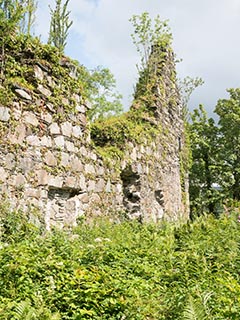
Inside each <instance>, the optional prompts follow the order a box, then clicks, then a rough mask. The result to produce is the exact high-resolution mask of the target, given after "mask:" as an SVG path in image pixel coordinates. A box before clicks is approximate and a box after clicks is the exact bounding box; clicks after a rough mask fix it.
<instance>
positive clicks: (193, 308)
mask: <svg viewBox="0 0 240 320" xmlns="http://www.w3.org/2000/svg"><path fill="white" fill-rule="evenodd" d="M183 320H206V314H205V310H204V306H203V305H202V304H201V303H199V302H197V301H194V300H193V297H192V296H190V297H189V299H188V303H187V305H186V307H185V308H184V311H183Z"/></svg>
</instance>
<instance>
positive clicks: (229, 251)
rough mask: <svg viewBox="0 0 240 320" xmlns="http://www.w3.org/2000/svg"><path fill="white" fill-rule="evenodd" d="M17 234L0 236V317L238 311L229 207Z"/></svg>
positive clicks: (231, 315)
mask: <svg viewBox="0 0 240 320" xmlns="http://www.w3.org/2000/svg"><path fill="white" fill-rule="evenodd" d="M14 230H15V229H14ZM20 234H21V237H15V240H14V242H13V241H12V239H9V238H6V237H5V238H2V242H1V249H0V319H20V318H21V319H63V320H68V319H75V320H76V319H103V320H104V319H134V320H135V319H136V320H143V319H149V320H150V319H160V320H163V319H166V320H167V319H168V320H170V319H181V320H182V319H198V320H201V319H208V320H211V319H220V320H221V319H238V318H239V313H240V298H239V297H240V283H239V280H240V279H239V267H240V263H239V262H240V260H239V256H240V255H239V241H240V225H239V222H238V219H237V216H236V215H234V214H233V215H232V216H227V215H224V216H222V217H221V218H220V219H214V218H213V217H212V216H208V217H200V218H198V219H197V220H196V221H194V222H193V223H188V224H184V225H179V226H176V225H172V224H169V223H161V224H160V225H152V224H146V225H141V224H139V223H135V222H123V223H121V224H112V223H110V222H108V221H104V220H100V221H96V222H95V223H94V224H92V225H85V224H82V225H81V226H78V227H77V228H76V229H75V230H73V233H71V234H69V232H64V231H56V230H55V231H53V232H52V233H51V234H48V233H46V234H45V235H41V234H40V233H38V234H36V233H32V234H31V233H27V234H26V233H25V234H24V233H20ZM21 312H22V313H21ZM21 314H22V315H21ZM20 315H21V317H20V318H19V316H20Z"/></svg>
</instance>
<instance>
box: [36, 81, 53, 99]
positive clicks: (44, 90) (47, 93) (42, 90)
mask: <svg viewBox="0 0 240 320" xmlns="http://www.w3.org/2000/svg"><path fill="white" fill-rule="evenodd" d="M38 91H39V92H40V93H42V94H43V95H44V96H45V97H50V96H51V95H52V92H51V91H50V90H49V89H47V88H45V87H44V86H43V85H42V84H39V85H38Z"/></svg>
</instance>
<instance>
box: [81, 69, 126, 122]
mask: <svg viewBox="0 0 240 320" xmlns="http://www.w3.org/2000/svg"><path fill="white" fill-rule="evenodd" d="M85 77H86V79H85V80H86V83H87V91H88V99H89V100H90V102H91V104H92V107H91V109H90V110H89V113H88V116H89V119H90V121H94V120H96V119H102V118H106V117H108V116H111V115H118V114H120V113H121V112H122V111H123V107H122V103H121V98H122V96H121V95H120V94H119V93H117V92H116V90H115V88H116V80H115V79H114V76H113V75H112V73H111V72H110V71H109V69H107V68H101V67H97V68H96V69H94V70H92V71H89V72H87V73H86V75H85Z"/></svg>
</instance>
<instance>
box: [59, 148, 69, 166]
mask: <svg viewBox="0 0 240 320" xmlns="http://www.w3.org/2000/svg"><path fill="white" fill-rule="evenodd" d="M60 165H61V166H64V167H66V166H68V165H69V154H68V153H65V152H61V162H60Z"/></svg>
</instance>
